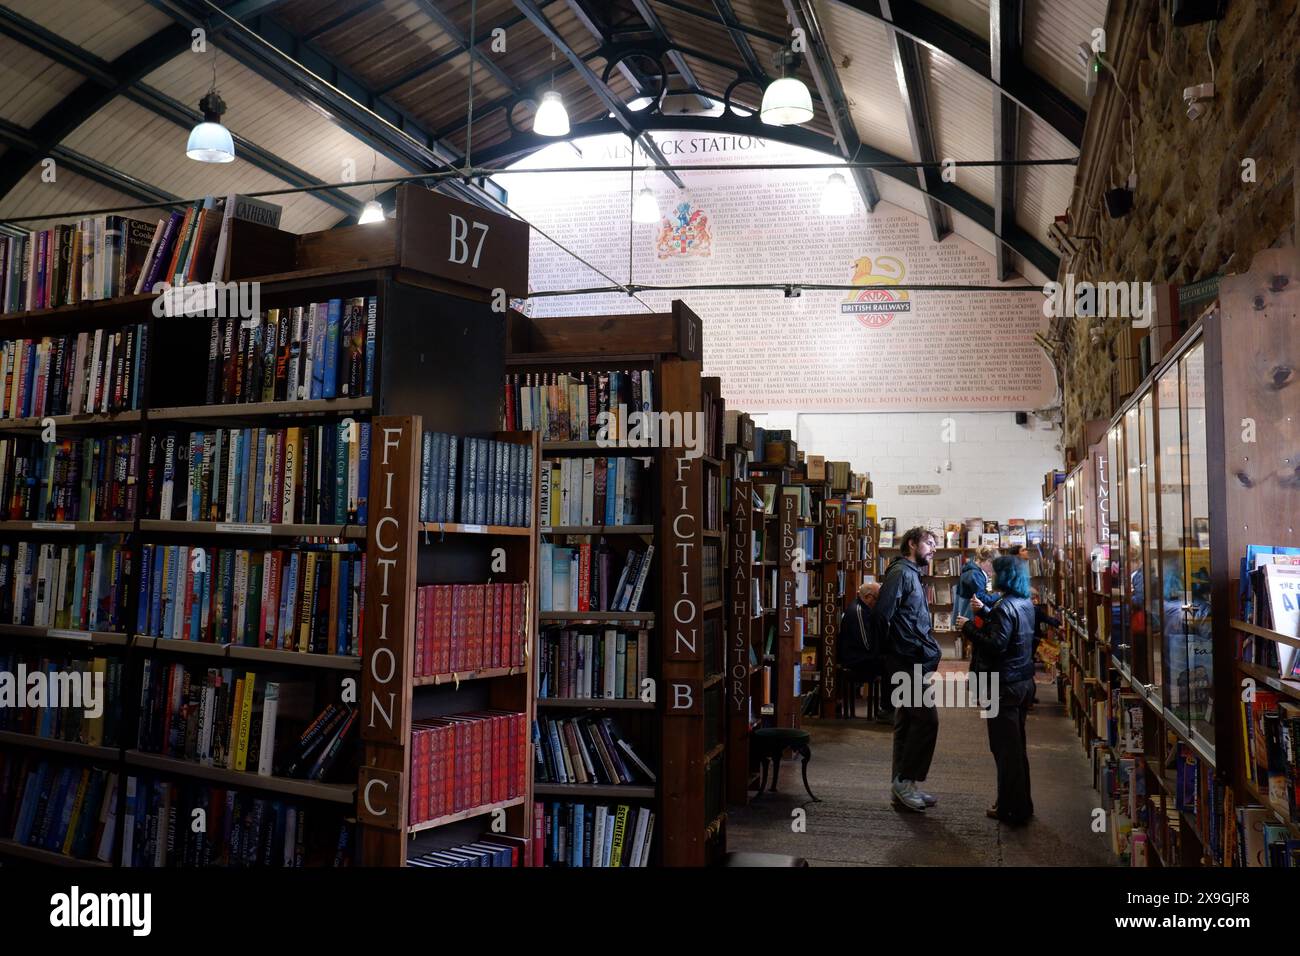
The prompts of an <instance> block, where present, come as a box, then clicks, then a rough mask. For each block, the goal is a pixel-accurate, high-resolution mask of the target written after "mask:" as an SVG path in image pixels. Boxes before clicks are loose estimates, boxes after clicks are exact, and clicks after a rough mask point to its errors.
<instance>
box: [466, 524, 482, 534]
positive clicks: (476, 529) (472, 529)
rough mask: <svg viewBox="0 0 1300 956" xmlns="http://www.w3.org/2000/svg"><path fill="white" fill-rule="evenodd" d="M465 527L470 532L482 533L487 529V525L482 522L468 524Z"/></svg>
mask: <svg viewBox="0 0 1300 956" xmlns="http://www.w3.org/2000/svg"><path fill="white" fill-rule="evenodd" d="M464 528H465V531H466V533H468V534H482V533H483V532H484V531H486V530H487V526H486V525H481V524H467V525H465V526H464Z"/></svg>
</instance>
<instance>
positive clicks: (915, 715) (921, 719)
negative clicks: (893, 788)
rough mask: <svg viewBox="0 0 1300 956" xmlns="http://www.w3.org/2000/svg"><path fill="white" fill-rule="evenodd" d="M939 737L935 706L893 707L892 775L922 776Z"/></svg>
mask: <svg viewBox="0 0 1300 956" xmlns="http://www.w3.org/2000/svg"><path fill="white" fill-rule="evenodd" d="M938 739H939V711H938V708H935V707H909V706H903V707H895V708H894V762H893V772H894V775H893V779H894V780H914V781H921V780H924V779H925V778H926V775H927V774H929V772H930V760H931V759H932V758H933V757H934V745H935V742H936V741H938Z"/></svg>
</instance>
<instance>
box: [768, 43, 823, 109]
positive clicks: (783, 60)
mask: <svg viewBox="0 0 1300 956" xmlns="http://www.w3.org/2000/svg"><path fill="white" fill-rule="evenodd" d="M802 59H803V58H802V57H801V56H800V55H799V54H798V53H796V52H795V51H794V50H792V49H791V48H790V47H788V46H787V47H784V48H782V49H781V51H780V52H779V53H777V55H776V59H775V63H776V65H777V66H778V67H779V68H780V70H781V76H780V78H779V79H776V80H773V81H772V82H771V83H769V84H768V86H767V89H765V90H764V91H763V105H762V106H761V107H760V109H759V115H760V116H761V117H762V119H763V122H764V123H767V124H768V125H770V126H797V125H799V124H800V123H806V122H808V121H809V120H810V119H812V118H813V107H812V94H811V93H809V92H808V87H807V85H806V84H805V83H804V81H803V80H801V79H799V77H797V76H791V75H790V74H791V73H793V72H794V71H796V70H798V69H799V64H800V63H801V62H802Z"/></svg>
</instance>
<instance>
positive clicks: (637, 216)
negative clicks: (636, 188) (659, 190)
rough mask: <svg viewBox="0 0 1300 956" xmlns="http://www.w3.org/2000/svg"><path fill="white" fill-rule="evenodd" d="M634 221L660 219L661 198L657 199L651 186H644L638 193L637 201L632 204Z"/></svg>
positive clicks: (654, 220)
mask: <svg viewBox="0 0 1300 956" xmlns="http://www.w3.org/2000/svg"><path fill="white" fill-rule="evenodd" d="M632 221H633V222H644V223H650V222H658V221H659V200H657V199H655V194H654V192H653V191H651V189H650V187H649V186H642V187H641V191H640V192H639V193H637V194H636V202H634V203H633V204H632Z"/></svg>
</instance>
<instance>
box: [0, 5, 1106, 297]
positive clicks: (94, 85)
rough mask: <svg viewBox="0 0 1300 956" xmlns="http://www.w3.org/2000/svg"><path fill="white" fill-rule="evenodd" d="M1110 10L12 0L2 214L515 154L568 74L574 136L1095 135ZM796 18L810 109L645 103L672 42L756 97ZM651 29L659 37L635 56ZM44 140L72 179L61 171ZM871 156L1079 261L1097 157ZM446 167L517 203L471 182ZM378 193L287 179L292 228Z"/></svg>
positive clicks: (1004, 228)
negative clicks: (202, 120) (1079, 210)
mask: <svg viewBox="0 0 1300 956" xmlns="http://www.w3.org/2000/svg"><path fill="white" fill-rule="evenodd" d="M1105 15H1106V2H1105V0H926V2H924V3H921V2H915V0H479V2H477V3H476V9H475V17H474V22H473V23H471V4H470V2H469V0H323V2H322V0H221V2H219V3H212V2H209V0H5V2H4V3H3V5H0V219H3V218H5V217H15V216H35V215H42V214H45V213H51V214H54V213H57V212H59V211H63V210H70V209H75V208H83V207H85V206H87V205H112V204H114V202H117V203H123V202H150V203H153V202H157V203H158V204H159V205H160V207H161V206H165V205H166V204H168V203H170V202H173V201H175V200H177V199H180V198H190V197H193V196H196V195H203V194H207V193H228V192H232V191H241V192H250V191H254V190H258V189H275V188H282V187H284V186H310V185H319V184H323V183H338V182H341V181H347V180H348V179H350V178H356V179H366V178H368V177H369V176H370V173H371V170H372V168H373V169H374V172H375V175H376V176H380V177H382V176H388V175H400V174H403V173H418V172H427V171H430V170H433V169H439V168H446V165H447V164H448V163H451V164H454V165H457V166H461V165H463V164H464V163H465V156H466V152H467V151H468V152H469V153H470V158H471V160H472V162H473V163H474V165H476V166H479V165H484V166H498V167H501V166H505V165H508V164H509V163H510V162H512V161H513V160H515V159H517V158H518V157H519V156H521V155H525V154H527V153H528V152H529V151H531V150H533V149H536V148H537V147H538V146H539V145H542V144H544V143H545V142H549V140H542V139H539V138H537V137H535V136H533V135H532V134H531V133H529V132H526V130H528V129H529V127H530V125H531V111H532V108H533V100H534V98H535V97H536V96H538V95H540V92H541V91H543V90H545V89H549V88H552V87H553V88H555V89H557V90H559V91H560V92H561V93H562V94H563V95H564V98H565V102H566V105H567V107H568V110H569V115H570V118H571V121H572V123H573V127H574V129H573V135H574V136H575V137H576V136H581V135H588V134H592V133H599V132H609V131H623V132H625V133H627V134H628V135H633V136H637V137H638V138H639V139H640V141H641V143H642V145H643V146H648V147H649V148H650V149H651V150H653V149H654V145H653V139H654V135H655V133H656V131H665V130H670V129H671V130H677V129H687V130H691V129H701V130H709V131H716V132H746V133H750V134H754V135H759V136H764V137H766V138H769V139H780V140H783V141H786V142H793V143H797V144H799V145H803V146H809V147H811V148H814V149H819V150H821V151H823V152H826V153H830V154H833V155H838V156H842V157H845V158H847V159H851V160H857V161H859V162H891V161H894V162H896V161H899V160H902V161H908V162H916V161H924V162H937V161H939V160H941V159H943V158H945V157H949V158H955V159H958V160H988V159H1001V160H1010V159H1019V160H1034V159H1057V158H1063V157H1073V156H1075V155H1077V151H1078V144H1079V142H1080V141H1081V139H1082V131H1083V124H1084V119H1085V115H1086V114H1085V109H1086V106H1087V103H1086V101H1085V99H1084V97H1083V82H1082V79H1083V78H1082V70H1081V68H1080V67H1079V65H1078V63H1077V60H1076V59H1075V50H1076V48H1077V47H1078V44H1079V43H1080V42H1082V41H1086V40H1088V39H1090V31H1091V30H1092V29H1093V28H1094V27H1097V26H1101V25H1103V24H1104V21H1105ZM196 28H202V29H203V30H204V31H205V34H206V40H207V41H208V43H209V44H210V46H209V47H208V48H207V49H206V50H205V51H202V52H196V51H195V50H194V49H193V48H192V47H193V42H192V38H193V31H194V30H195V29H196ZM794 28H798V29H800V30H802V31H803V35H804V37H805V39H806V46H807V49H806V54H805V57H804V62H803V64H802V65H801V66H800V69H799V73H800V75H801V77H802V78H803V79H804V80H805V82H807V84H808V85H809V87H810V88H811V89H812V90H813V96H814V109H815V116H814V117H813V119H812V120H811V121H810V122H809V123H807V124H805V125H803V126H800V127H795V128H790V127H786V128H777V127H770V126H764V125H762V124H761V123H759V122H758V120H757V119H756V118H753V117H744V116H740V115H737V114H735V113H728V114H725V115H721V116H719V115H713V116H708V115H665V114H663V113H659V112H655V111H652V110H639V111H637V110H633V109H632V108H631V107H630V106H629V104H631V103H635V102H636V100H637V98H638V97H641V96H645V95H651V94H654V93H655V92H657V90H658V88H659V82H660V80H659V76H658V70H659V69H660V67H658V66H656V64H662V69H663V71H664V76H665V79H666V84H667V88H668V90H669V92H671V93H674V94H685V95H682V96H675V97H674V102H675V103H677V104H681V105H685V107H686V108H691V107H692V106H694V107H696V108H695V109H693V110H692V114H695V113H700V112H702V107H703V106H704V105H705V104H707V103H709V102H710V101H717V100H721V99H722V98H723V97H724V95H725V94H726V93H727V91H728V88H733V102H735V103H736V104H737V105H739V106H741V107H744V108H748V109H751V110H752V109H753V108H755V107H756V106H757V101H758V98H759V96H760V93H761V89H762V86H763V85H764V84H765V83H766V82H768V81H770V79H771V78H772V77H773V76H774V75H777V74H778V70H777V68H776V67H775V65H774V56H775V54H776V53H777V51H778V50H779V49H780V48H781V46H782V45H783V44H785V43H786V42H788V40H789V38H790V36H791V34H792V31H793V29H794ZM503 44H504V49H501V47H502V45H503ZM214 48H215V53H214ZM629 50H638V51H642V53H643V54H648V56H645V55H643V56H639V57H627V58H622V59H620V55H621V54H624V53H626V52H627V51H629ZM214 56H215V60H216V66H217V78H218V85H219V88H220V90H221V94H222V97H223V98H224V99H225V101H226V103H227V104H228V112H227V114H226V117H225V122H226V125H227V126H228V127H229V128H230V129H231V131H232V132H233V133H234V134H235V136H236V138H237V139H236V153H237V155H238V159H237V160H236V162H235V163H232V164H227V165H225V166H209V165H205V164H199V163H195V162H193V161H191V160H188V159H186V158H185V155H184V150H183V146H184V139H185V136H186V134H187V133H188V129H189V127H190V126H191V125H193V123H194V122H196V121H197V119H198V111H197V110H196V109H195V106H196V104H197V102H198V100H199V98H200V97H201V96H202V95H203V93H204V92H205V91H206V90H207V88H208V85H209V83H210V81H211V77H212V65H213V59H214ZM471 69H472V72H473V85H474V100H473V122H472V125H471V124H470V123H469V122H468V120H469V112H470V111H469V105H470V104H469V98H468V89H469V80H470V73H471ZM714 112H716V110H715V111H714ZM512 118H513V128H512ZM518 130H524V131H525V132H519V131H518ZM471 133H472V136H471ZM45 157H52V158H54V159H55V161H56V163H57V165H58V170H59V176H58V178H57V180H56V182H54V183H46V182H43V180H42V178H41V176H40V165H39V163H40V160H41V159H43V158H45ZM855 179H856V181H857V185H858V188H859V190H860V191H861V193H862V196H863V199H864V201H865V202H866V203H867V204H868V206H872V205H874V203H875V201H876V200H877V198H878V197H879V195H880V192H881V186H882V183H888V191H889V192H891V193H895V194H897V193H896V191H897V190H902V191H904V192H906V193H907V194H910V199H911V202H909V203H908V204H909V205H912V204H915V203H919V204H920V207H921V208H923V209H924V212H925V214H926V215H927V217H928V218H929V220H930V223H931V233H932V235H933V237H934V238H935V239H936V240H941V239H942V238H943V236H944V235H946V234H947V233H948V232H949V231H951V230H952V229H953V228H954V224H956V225H958V226H960V227H961V228H962V231H966V230H970V231H971V232H974V233H982V234H983V239H982V241H981V240H979V239H977V240H976V241H980V242H981V245H985V247H986V248H992V249H993V251H994V252H995V254H996V256H997V259H998V269H999V272H1000V273H1001V274H1002V275H1004V276H1005V275H1010V274H1012V273H1014V272H1020V273H1030V272H1032V273H1035V274H1046V275H1054V274H1055V271H1056V255H1055V253H1054V252H1053V251H1052V250H1051V248H1050V240H1049V239H1048V228H1049V227H1050V226H1051V224H1052V221H1053V217H1054V216H1055V215H1057V214H1059V213H1061V212H1063V211H1064V210H1065V209H1066V207H1067V206H1068V204H1069V199H1070V190H1071V187H1072V184H1073V179H1074V167H1073V166H1068V165H1065V166H1020V167H1014V166H1003V167H997V168H990V167H984V168H965V169H958V170H957V178H956V181H955V182H947V181H944V178H943V177H941V176H940V175H939V172H938V170H936V169H927V170H924V171H920V172H918V170H916V169H913V168H893V169H876V170H872V171H868V170H865V169H859V170H857V171H856V173H855ZM442 188H444V189H445V190H447V191H449V192H452V193H453V194H458V195H460V196H462V198H467V199H472V200H474V201H479V202H482V203H484V204H486V205H494V204H495V200H494V198H493V197H492V196H491V195H490V194H489V193H485V192H483V191H482V190H481V189H479V188H477V187H475V186H472V185H469V184H462V183H458V182H455V183H453V182H449V183H447V184H444V186H443V187H442ZM371 194H372V190H371V188H370V187H355V186H345V187H337V188H332V189H328V190H323V191H319V192H314V193H299V194H293V195H288V196H281V197H279V198H278V199H277V202H279V203H280V204H281V205H282V206H284V207H285V212H284V217H283V220H282V225H283V226H284V228H288V229H292V230H296V231H305V230H311V229H322V228H327V227H329V226H330V225H333V224H335V223H339V222H342V221H346V220H350V219H351V218H352V217H354V216H355V215H356V214H357V212H358V211H359V208H360V205H361V203H363V202H364V201H365V200H366V199H369V198H370V197H371ZM971 238H975V237H974V236H971ZM1030 266H1032V269H1030V268H1027V267H1030Z"/></svg>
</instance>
